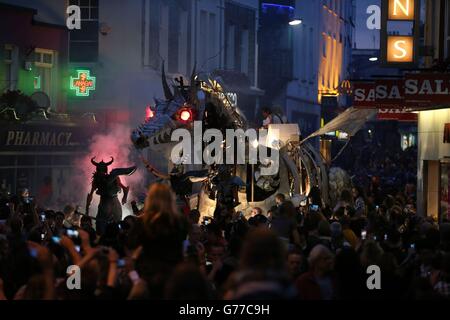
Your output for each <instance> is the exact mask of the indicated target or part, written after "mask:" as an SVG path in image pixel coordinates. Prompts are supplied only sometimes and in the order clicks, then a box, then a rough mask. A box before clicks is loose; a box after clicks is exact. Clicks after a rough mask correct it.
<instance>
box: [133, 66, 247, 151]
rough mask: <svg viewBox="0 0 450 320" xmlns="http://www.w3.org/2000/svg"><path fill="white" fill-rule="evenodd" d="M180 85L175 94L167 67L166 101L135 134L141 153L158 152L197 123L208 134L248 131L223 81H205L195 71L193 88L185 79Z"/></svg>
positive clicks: (134, 140) (155, 109)
mask: <svg viewBox="0 0 450 320" xmlns="http://www.w3.org/2000/svg"><path fill="white" fill-rule="evenodd" d="M176 82H178V84H173V85H172V88H173V90H171V88H170V86H169V83H168V81H167V78H166V74H165V71H164V63H163V66H162V87H163V90H164V95H165V99H164V100H159V99H155V106H154V107H153V108H152V109H151V110H150V112H149V115H150V116H149V117H147V119H146V121H145V122H144V123H142V124H141V125H140V126H139V128H137V129H136V130H134V131H133V132H132V135H131V140H132V142H133V144H134V146H135V147H136V148H137V149H138V150H142V149H145V148H150V149H155V150H157V149H159V148H160V147H161V146H162V145H165V144H169V143H171V142H172V141H171V135H172V132H173V131H174V130H176V129H181V128H183V129H187V130H192V129H193V125H194V122H195V121H202V124H203V129H204V130H206V129H208V128H216V129H219V130H220V129H223V130H225V129H228V128H234V129H236V128H242V129H244V128H245V127H246V120H245V118H244V117H243V115H242V114H241V112H240V111H239V109H238V108H237V107H234V106H232V104H231V103H230V101H229V100H228V97H227V95H226V94H225V93H224V91H223V86H222V85H221V84H220V79H215V80H212V79H210V78H209V77H208V76H206V77H203V78H202V77H201V76H200V75H199V74H197V73H196V68H195V67H194V70H193V71H192V74H191V78H190V83H189V85H186V84H185V83H184V79H183V78H182V77H180V78H178V79H176Z"/></svg>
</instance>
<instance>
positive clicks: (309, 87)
mask: <svg viewBox="0 0 450 320" xmlns="http://www.w3.org/2000/svg"><path fill="white" fill-rule="evenodd" d="M272 2H275V3H274V4H265V3H263V4H262V13H261V21H262V24H263V25H262V30H261V41H260V48H261V49H260V50H261V52H262V53H261V54H260V83H261V87H262V89H263V90H265V91H266V96H265V98H266V101H265V102H266V103H267V104H270V105H272V106H274V107H275V109H277V108H278V109H280V110H281V112H283V113H284V114H285V115H286V117H287V119H288V120H289V121H290V122H296V123H299V125H300V128H301V131H302V134H303V136H307V135H309V134H310V133H313V132H314V131H316V130H317V129H318V128H319V127H320V126H321V122H322V121H321V119H322V110H321V103H322V97H323V96H332V97H334V98H335V99H336V100H337V101H336V103H337V104H338V105H345V104H346V100H345V98H344V97H343V96H341V95H340V94H339V87H340V84H341V83H342V81H343V80H346V79H348V78H349V76H350V68H349V64H350V61H351V50H352V39H353V28H354V22H353V20H354V2H353V1H351V0H332V1H272ZM283 10H284V17H283ZM290 19H301V20H302V23H301V24H299V25H295V26H291V25H289V23H288V22H289V20H290ZM274 25H278V29H276V30H277V34H273V35H272V36H271V38H269V40H268V41H264V42H263V40H262V39H263V37H270V35H269V33H273V29H274V27H273V26H274ZM265 30H267V31H266V32H267V34H264V32H265ZM263 45H265V47H263ZM270 64H274V65H273V66H270ZM271 69H274V70H273V71H272V72H269V73H264V70H271ZM273 76H276V77H277V79H272V77H273ZM266 77H268V78H266ZM271 83H274V84H273V85H270V84H271Z"/></svg>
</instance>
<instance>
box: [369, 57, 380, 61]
mask: <svg viewBox="0 0 450 320" xmlns="http://www.w3.org/2000/svg"><path fill="white" fill-rule="evenodd" d="M369 61H372V62H375V61H378V57H370V58H369Z"/></svg>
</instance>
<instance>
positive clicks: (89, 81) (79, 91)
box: [70, 70, 95, 97]
mask: <svg viewBox="0 0 450 320" xmlns="http://www.w3.org/2000/svg"><path fill="white" fill-rule="evenodd" d="M77 73H78V75H77V77H76V78H74V77H70V89H71V90H75V94H76V95H77V96H79V97H89V95H90V93H91V91H94V90H95V77H92V76H91V72H90V71H89V70H77Z"/></svg>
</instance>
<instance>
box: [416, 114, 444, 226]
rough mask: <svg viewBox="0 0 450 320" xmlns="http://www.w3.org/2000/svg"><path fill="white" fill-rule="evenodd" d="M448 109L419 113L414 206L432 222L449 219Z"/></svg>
mask: <svg viewBox="0 0 450 320" xmlns="http://www.w3.org/2000/svg"><path fill="white" fill-rule="evenodd" d="M449 127H450V108H446V109H438V110H429V111H421V112H420V113H419V128H418V139H419V149H418V151H419V154H418V174H417V178H418V186H417V187H418V188H417V189H418V190H417V196H418V198H417V205H418V210H419V212H422V213H423V215H425V216H430V217H433V218H435V219H436V220H439V221H442V220H443V219H448V218H450V194H449V191H450V135H449V130H446V128H449Z"/></svg>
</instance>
